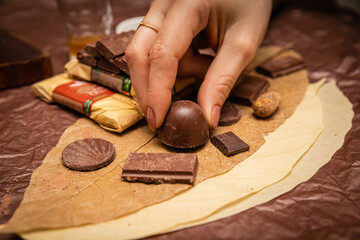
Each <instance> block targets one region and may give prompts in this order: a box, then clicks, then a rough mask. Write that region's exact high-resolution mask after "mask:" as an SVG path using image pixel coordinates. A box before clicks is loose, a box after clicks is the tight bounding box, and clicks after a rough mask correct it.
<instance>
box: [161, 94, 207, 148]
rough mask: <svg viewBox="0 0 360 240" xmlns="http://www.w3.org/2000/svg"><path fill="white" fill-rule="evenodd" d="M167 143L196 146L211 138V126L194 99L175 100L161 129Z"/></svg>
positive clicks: (180, 146) (162, 139) (188, 146)
mask: <svg viewBox="0 0 360 240" xmlns="http://www.w3.org/2000/svg"><path fill="white" fill-rule="evenodd" d="M159 139H160V141H161V142H162V143H164V144H165V145H168V146H171V147H176V148H195V147H198V146H200V145H203V144H205V143H206V142H207V141H208V140H209V126H208V123H207V121H206V117H205V114H204V113H203V111H202V109H201V108H200V106H199V105H197V104H196V103H194V102H192V101H187V100H182V101H177V102H173V103H172V104H171V106H170V109H169V112H168V113H167V115H166V117H165V121H164V123H163V125H162V126H161V128H160V131H159Z"/></svg>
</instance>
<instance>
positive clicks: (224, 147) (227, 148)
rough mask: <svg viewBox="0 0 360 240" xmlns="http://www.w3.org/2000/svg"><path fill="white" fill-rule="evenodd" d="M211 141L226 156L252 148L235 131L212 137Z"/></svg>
mask: <svg viewBox="0 0 360 240" xmlns="http://www.w3.org/2000/svg"><path fill="white" fill-rule="evenodd" d="M210 142H211V143H212V144H213V145H214V146H215V147H216V148H217V149H219V151H220V152H222V153H223V154H224V155H226V156H231V155H234V154H237V153H240V152H245V151H248V150H249V149H250V146H249V145H248V144H246V143H245V142H244V141H243V140H241V139H240V138H239V137H238V136H236V135H235V134H234V133H233V132H226V133H223V134H219V135H215V136H212V137H211V138H210Z"/></svg>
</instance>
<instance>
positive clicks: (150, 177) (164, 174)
mask: <svg viewBox="0 0 360 240" xmlns="http://www.w3.org/2000/svg"><path fill="white" fill-rule="evenodd" d="M197 167H198V159H197V156H196V155H195V154H192V153H130V154H129V156H128V157H127V159H126V162H125V165H124V168H123V172H122V175H121V179H122V180H123V181H127V182H143V183H185V184H194V182H195V177H196V172H197Z"/></svg>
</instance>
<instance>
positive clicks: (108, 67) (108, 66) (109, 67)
mask: <svg viewBox="0 0 360 240" xmlns="http://www.w3.org/2000/svg"><path fill="white" fill-rule="evenodd" d="M97 67H98V68H100V69H102V70H105V71H108V72H111V73H115V74H119V73H120V69H119V68H117V67H116V66H115V65H114V64H112V63H111V62H109V61H108V60H106V59H105V58H103V57H102V58H100V59H99V61H98V63H97Z"/></svg>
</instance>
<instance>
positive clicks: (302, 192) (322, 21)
mask: <svg viewBox="0 0 360 240" xmlns="http://www.w3.org/2000/svg"><path fill="white" fill-rule="evenodd" d="M288 2H289V3H288V4H286V6H285V7H284V8H283V9H279V11H278V13H277V14H275V15H274V17H273V19H272V21H271V24H270V27H269V32H268V35H267V36H266V38H265V41H264V44H265V45H270V44H271V45H273V44H278V45H283V46H285V45H286V44H287V43H289V42H290V43H293V44H294V49H295V50H296V51H297V52H299V53H300V54H301V55H302V56H303V57H304V58H305V60H306V62H307V65H308V70H309V77H310V81H317V80H319V79H320V78H322V77H328V78H330V79H331V80H336V81H337V83H338V86H339V88H340V89H341V90H342V91H343V92H344V94H345V95H346V96H347V97H348V98H349V99H350V101H351V102H352V103H353V104H354V112H355V116H354V119H353V127H352V129H351V130H350V132H349V133H348V134H347V136H346V138H345V143H344V145H343V146H342V148H341V149H339V151H338V152H337V153H336V154H335V155H334V156H333V157H332V159H331V161H330V162H329V163H328V164H326V165H325V166H324V167H323V168H322V169H320V171H319V172H318V173H317V174H316V175H315V176H314V177H313V178H312V179H310V180H309V181H307V182H305V183H303V184H301V185H300V186H298V187H297V188H296V189H294V190H293V191H291V192H289V193H287V194H284V195H283V196H280V197H278V198H276V199H274V200H272V201H270V202H268V203H265V204H262V205H260V206H258V207H255V208H252V209H250V210H248V211H245V212H243V213H240V214H237V215H235V216H232V217H229V218H226V219H223V220H219V221H216V222H213V223H209V224H205V225H202V226H198V227H194V228H189V229H185V230H182V231H178V232H174V233H170V234H164V235H161V236H156V237H153V238H160V239H184V238H191V239H214V238H217V239H225V238H226V239H239V238H241V239H259V238H261V239H290V238H292V239H294V238H302V239H339V238H346V239H356V238H359V236H360V214H359V213H360V207H359V204H358V202H359V198H360V190H359V189H360V170H359V167H358V165H359V163H358V162H359V159H360V151H359V149H358V146H359V144H360V137H359V136H360V104H359V103H360V91H359V89H360V73H359V68H360V60H359V56H360V43H359V39H360V33H359V31H358V29H359V28H360V21H359V17H358V16H355V15H354V14H352V13H350V12H346V11H340V10H338V9H335V8H334V7H333V5H332V2H331V1H330V0H329V1H328V0H325V1H324V0H321V1H316V2H315V1H309V0H304V1H288ZM148 6H149V1H131V0H127V1H114V13H115V17H116V19H115V22H119V21H121V20H124V19H126V18H129V17H134V16H138V15H144V14H145V13H146V11H147V9H148ZM0 16H1V17H0V19H1V22H2V24H1V27H3V28H5V29H7V30H11V31H14V32H15V33H18V34H19V35H21V36H23V37H26V38H28V39H29V40H31V41H33V42H34V43H36V44H37V45H39V46H40V47H43V49H45V50H47V51H50V53H51V56H52V62H53V66H54V71H55V73H60V72H62V71H63V70H62V67H63V65H64V64H65V62H66V61H67V59H66V58H67V50H66V39H65V37H64V32H63V29H62V26H61V18H60V15H59V14H58V12H57V11H56V5H55V2H54V1H46V0H36V1H31V2H29V1H25V0H19V1H11V0H5V1H1V2H0ZM44 19H46V20H47V21H44ZM20 96H21V97H20ZM32 111H36V112H37V113H39V114H37V115H34V114H33V112H32ZM78 117H79V116H78V115H76V113H71V112H68V111H66V110H64V109H62V108H61V107H58V106H55V105H47V104H45V103H42V102H40V101H39V100H37V99H36V98H35V97H34V95H33V93H32V92H31V90H30V88H29V87H22V88H16V89H9V90H4V91H1V92H0V119H1V120H0V129H1V131H0V136H1V137H0V149H1V155H0V159H1V164H0V176H1V182H0V186H1V187H0V194H1V195H0V198H1V211H0V212H1V217H0V219H1V222H3V223H4V222H6V221H7V220H8V219H9V218H10V217H11V215H12V214H13V212H14V210H15V209H16V208H17V206H18V205H19V203H20V202H21V199H22V197H23V192H24V190H25V188H26V187H27V185H28V184H29V180H30V177H31V173H32V172H33V170H34V169H36V168H37V167H38V166H39V165H40V164H41V161H42V159H43V158H44V157H45V155H46V154H47V153H48V151H49V150H50V149H52V148H53V147H54V146H55V145H56V143H57V141H58V140H59V138H60V136H61V134H62V133H63V131H64V130H65V129H66V127H68V126H69V125H71V124H72V123H74V122H75V121H76V119H78ZM15 160H16V161H15ZM5 162H6V163H7V164H3V163H5ZM329 209H331V211H329ZM259 226H261V227H259ZM2 238H4V239H11V238H13V239H16V238H17V237H15V236H14V235H2Z"/></svg>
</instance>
